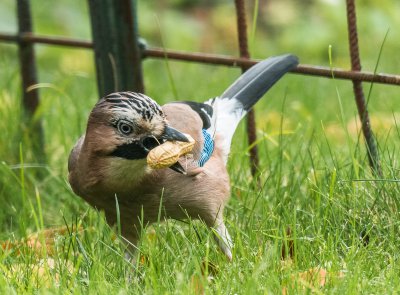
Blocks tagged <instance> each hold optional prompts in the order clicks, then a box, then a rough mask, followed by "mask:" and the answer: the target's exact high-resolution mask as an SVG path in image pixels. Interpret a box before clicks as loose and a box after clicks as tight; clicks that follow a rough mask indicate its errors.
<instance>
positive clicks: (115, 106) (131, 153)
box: [86, 92, 188, 175]
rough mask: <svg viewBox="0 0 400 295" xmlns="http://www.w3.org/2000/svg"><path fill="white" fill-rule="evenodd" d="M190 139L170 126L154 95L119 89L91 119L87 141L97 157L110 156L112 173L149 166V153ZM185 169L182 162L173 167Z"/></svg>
mask: <svg viewBox="0 0 400 295" xmlns="http://www.w3.org/2000/svg"><path fill="white" fill-rule="evenodd" d="M168 140H171V141H172V140H178V141H188V139H187V137H186V136H185V135H184V134H182V133H181V132H179V131H178V130H176V129H174V128H172V127H171V126H169V125H168V122H167V120H166V117H165V115H164V113H163V111H162V109H161V107H160V106H159V105H158V104H157V103H156V102H155V101H154V100H152V99H151V98H150V97H148V96H146V95H143V94H140V93H134V92H117V93H112V94H110V95H107V96H106V97H104V98H102V99H101V100H100V101H99V102H98V103H97V104H96V106H95V107H94V108H93V110H92V112H91V114H90V116H89V121H88V127H87V132H86V142H87V144H88V145H89V146H90V150H91V153H92V154H93V155H94V156H95V157H102V158H103V159H104V158H106V159H107V163H109V165H111V166H112V167H111V168H110V167H109V169H111V170H112V173H113V174H114V175H115V174H120V173H122V174H123V173H126V172H127V171H128V170H129V171H130V172H131V173H132V171H133V170H135V171H133V172H135V173H136V172H137V173H139V172H140V171H142V172H143V171H144V170H145V169H146V157H147V154H148V152H149V151H150V150H151V149H153V148H154V147H156V146H157V145H159V144H161V143H163V142H165V141H168ZM171 168H172V169H173V170H175V171H178V172H181V173H182V172H183V171H184V170H183V168H182V167H181V166H180V165H179V163H177V164H175V165H173V166H172V167H171Z"/></svg>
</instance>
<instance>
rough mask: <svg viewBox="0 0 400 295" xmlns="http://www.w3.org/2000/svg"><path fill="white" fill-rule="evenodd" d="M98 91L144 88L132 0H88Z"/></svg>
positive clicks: (135, 16) (142, 89)
mask: <svg viewBox="0 0 400 295" xmlns="http://www.w3.org/2000/svg"><path fill="white" fill-rule="evenodd" d="M89 10H90V17H91V26H92V37H93V47H94V51H95V62H96V73H97V86H98V90H99V95H100V96H104V95H106V94H109V93H111V92H115V91H126V90H131V91H137V92H143V91H144V86H143V77H142V64H141V52H140V48H139V41H138V39H139V38H138V29H137V21H136V19H137V15H136V1H135V0H89Z"/></svg>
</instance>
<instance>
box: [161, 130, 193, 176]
mask: <svg viewBox="0 0 400 295" xmlns="http://www.w3.org/2000/svg"><path fill="white" fill-rule="evenodd" d="M161 138H162V139H164V140H168V141H174V140H177V141H184V142H188V141H189V139H188V138H187V137H186V136H185V135H184V134H183V133H182V132H180V131H178V130H176V129H175V128H172V127H171V126H168V125H167V126H165V130H164V134H163V135H162V136H161ZM169 168H170V169H172V170H174V171H175V172H178V173H181V174H186V171H185V168H183V167H182V165H181V164H179V162H176V163H175V164H173V165H172V166H170V167H169Z"/></svg>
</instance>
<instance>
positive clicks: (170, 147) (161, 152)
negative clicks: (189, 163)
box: [147, 134, 195, 169]
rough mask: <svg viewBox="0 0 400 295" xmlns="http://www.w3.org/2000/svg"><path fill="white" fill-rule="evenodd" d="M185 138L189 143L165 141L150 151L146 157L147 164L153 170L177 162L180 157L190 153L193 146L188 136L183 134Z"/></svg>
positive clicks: (191, 139)
mask: <svg viewBox="0 0 400 295" xmlns="http://www.w3.org/2000/svg"><path fill="white" fill-rule="evenodd" d="M185 136H186V137H187V138H188V139H189V142H183V141H166V142H164V143H163V144H161V145H159V146H157V147H155V148H154V149H152V150H151V151H150V152H149V154H148V155H147V164H148V165H149V166H150V167H151V168H153V169H162V168H167V167H169V166H171V165H173V164H175V163H176V162H178V160H179V158H180V157H181V156H183V155H185V154H187V153H189V152H191V151H192V149H193V147H194V144H195V140H194V139H193V138H192V137H191V136H190V135H188V134H185Z"/></svg>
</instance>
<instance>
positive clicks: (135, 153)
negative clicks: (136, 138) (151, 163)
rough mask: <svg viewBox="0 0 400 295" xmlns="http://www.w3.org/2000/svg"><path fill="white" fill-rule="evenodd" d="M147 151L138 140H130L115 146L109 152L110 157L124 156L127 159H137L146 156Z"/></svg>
mask: <svg viewBox="0 0 400 295" xmlns="http://www.w3.org/2000/svg"><path fill="white" fill-rule="evenodd" d="M147 153H148V152H147V151H146V150H145V149H144V147H143V145H142V144H140V143H139V142H132V143H129V144H123V145H119V146H117V148H116V149H115V150H114V151H113V152H112V153H111V154H110V156H112V157H119V158H124V159H127V160H138V159H144V158H146V157H147Z"/></svg>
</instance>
